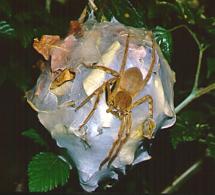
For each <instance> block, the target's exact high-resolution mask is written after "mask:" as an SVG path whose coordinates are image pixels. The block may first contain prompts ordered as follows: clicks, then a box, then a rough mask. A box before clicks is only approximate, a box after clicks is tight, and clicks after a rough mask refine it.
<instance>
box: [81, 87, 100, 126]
mask: <svg viewBox="0 0 215 195" xmlns="http://www.w3.org/2000/svg"><path fill="white" fill-rule="evenodd" d="M101 94H102V89H101V91H99V92H98V94H97V95H96V100H95V102H94V105H93V108H92V110H91V111H90V112H89V113H88V115H87V117H86V118H85V119H84V121H83V122H82V124H81V125H80V126H79V129H81V128H82V127H83V126H84V125H86V124H87V122H88V121H89V120H90V118H91V117H92V115H93V114H94V112H95V110H96V108H97V106H98V103H99V100H100V96H101Z"/></svg>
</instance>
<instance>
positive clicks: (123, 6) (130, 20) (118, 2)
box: [96, 0, 145, 27]
mask: <svg viewBox="0 0 215 195" xmlns="http://www.w3.org/2000/svg"><path fill="white" fill-rule="evenodd" d="M96 5H97V6H98V11H97V13H96V15H98V18H99V19H101V18H102V16H103V15H104V16H105V17H106V18H107V19H108V20H110V19H111V18H112V17H113V16H114V17H115V18H116V19H117V20H118V21H119V22H121V23H123V24H125V25H130V26H134V27H144V26H145V24H144V17H143V13H142V10H141V11H140V10H139V9H138V8H136V7H134V5H133V4H132V2H131V1H129V0H110V1H106V2H105V3H104V1H103V0H97V1H96Z"/></svg>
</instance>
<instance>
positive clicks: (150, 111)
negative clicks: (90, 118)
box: [131, 95, 153, 118]
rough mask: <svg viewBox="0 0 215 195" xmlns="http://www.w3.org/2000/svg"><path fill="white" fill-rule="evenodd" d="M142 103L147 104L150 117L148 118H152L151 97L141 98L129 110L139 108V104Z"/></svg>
mask: <svg viewBox="0 0 215 195" xmlns="http://www.w3.org/2000/svg"><path fill="white" fill-rule="evenodd" d="M144 102H148V105H149V116H150V118H153V99H152V97H151V96H150V95H146V96H143V97H142V98H140V99H139V100H137V101H135V102H134V103H133V104H132V106H131V110H132V109H133V108H135V107H137V106H139V105H140V104H143V103H144Z"/></svg>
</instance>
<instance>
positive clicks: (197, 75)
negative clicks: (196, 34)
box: [193, 49, 204, 91]
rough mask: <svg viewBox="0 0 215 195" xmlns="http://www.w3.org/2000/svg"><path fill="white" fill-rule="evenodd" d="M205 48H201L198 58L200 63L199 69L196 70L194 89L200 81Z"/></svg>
mask: <svg viewBox="0 0 215 195" xmlns="http://www.w3.org/2000/svg"><path fill="white" fill-rule="evenodd" d="M203 52H204V51H203V50H202V49H200V50H199V59H198V64H197V70H196V75H195V81H194V85H193V91H195V90H196V89H197V87H198V83H199V75H200V70H201V64H202V56H203Z"/></svg>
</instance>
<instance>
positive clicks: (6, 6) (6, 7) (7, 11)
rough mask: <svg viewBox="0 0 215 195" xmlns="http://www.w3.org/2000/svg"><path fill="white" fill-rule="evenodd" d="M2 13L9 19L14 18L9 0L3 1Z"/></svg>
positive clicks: (0, 8) (0, 7) (1, 5)
mask: <svg viewBox="0 0 215 195" xmlns="http://www.w3.org/2000/svg"><path fill="white" fill-rule="evenodd" d="M0 13H2V14H5V15H6V16H7V17H11V16H12V9H11V6H10V4H9V2H8V0H1V3H0Z"/></svg>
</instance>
